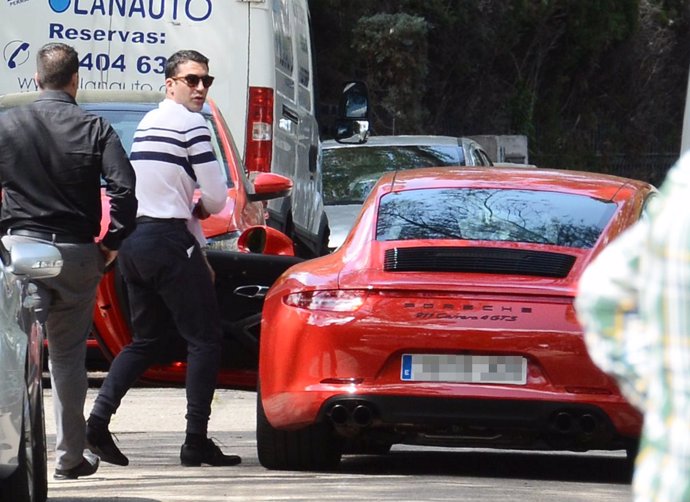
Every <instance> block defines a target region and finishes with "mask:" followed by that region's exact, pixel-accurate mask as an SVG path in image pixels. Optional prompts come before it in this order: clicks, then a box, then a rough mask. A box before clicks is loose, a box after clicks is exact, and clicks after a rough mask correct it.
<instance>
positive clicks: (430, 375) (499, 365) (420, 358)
mask: <svg viewBox="0 0 690 502" xmlns="http://www.w3.org/2000/svg"><path fill="white" fill-rule="evenodd" d="M400 379H401V380H404V381H411V382H458V383H502V384H512V385H524V384H525V383H527V359H525V358H524V357H522V356H498V355H453V354H403V356H402V368H401V371H400Z"/></svg>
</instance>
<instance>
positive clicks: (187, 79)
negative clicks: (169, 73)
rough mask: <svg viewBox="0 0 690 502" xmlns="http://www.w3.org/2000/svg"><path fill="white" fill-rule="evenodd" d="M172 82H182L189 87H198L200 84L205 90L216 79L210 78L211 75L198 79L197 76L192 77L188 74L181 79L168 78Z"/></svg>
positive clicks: (191, 74)
mask: <svg viewBox="0 0 690 502" xmlns="http://www.w3.org/2000/svg"><path fill="white" fill-rule="evenodd" d="M170 78H172V79H173V80H184V83H185V84H187V85H188V86H189V87H198V85H199V82H201V83H202V84H203V85H204V87H205V88H206V89H208V88H209V87H211V84H213V81H214V80H215V78H216V77H212V76H211V75H204V76H203V77H200V76H199V75H194V74H193V73H190V74H188V75H183V76H181V77H170Z"/></svg>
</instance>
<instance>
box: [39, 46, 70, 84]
mask: <svg viewBox="0 0 690 502" xmlns="http://www.w3.org/2000/svg"><path fill="white" fill-rule="evenodd" d="M78 71H79V55H78V54H77V51H76V50H74V47H71V46H69V45H66V44H60V43H50V44H46V45H44V46H43V47H41V48H40V49H39V50H38V54H37V55H36V72H37V73H38V85H39V86H41V88H43V89H63V88H64V87H66V86H67V84H69V82H70V80H72V75H74V74H75V73H77V72H78Z"/></svg>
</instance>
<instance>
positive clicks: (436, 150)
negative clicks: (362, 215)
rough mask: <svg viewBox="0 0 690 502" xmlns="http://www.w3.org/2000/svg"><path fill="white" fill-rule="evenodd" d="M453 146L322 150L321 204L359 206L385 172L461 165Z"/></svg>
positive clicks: (456, 150)
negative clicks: (322, 202) (322, 201)
mask: <svg viewBox="0 0 690 502" xmlns="http://www.w3.org/2000/svg"><path fill="white" fill-rule="evenodd" d="M464 163H465V159H464V158H463V157H462V152H461V150H460V149H459V148H457V147H454V146H450V145H448V146H438V145H405V146H356V147H346V148H325V149H324V150H323V162H322V169H323V196H324V204H327V205H334V204H361V203H362V202H364V199H366V197H367V195H369V192H370V191H371V189H372V188H373V186H374V185H375V184H376V182H377V181H378V180H379V178H380V177H381V175H382V174H383V173H385V172H387V171H396V170H398V169H414V168H418V167H434V166H457V165H464Z"/></svg>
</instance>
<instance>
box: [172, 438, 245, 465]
mask: <svg viewBox="0 0 690 502" xmlns="http://www.w3.org/2000/svg"><path fill="white" fill-rule="evenodd" d="M180 461H181V462H182V465H184V466H185V467H199V466H200V465H201V464H208V465H213V466H231V465H237V464H239V463H240V462H242V459H241V458H240V457H238V456H237V455H225V454H224V453H223V452H222V451H220V448H218V446H216V444H215V443H214V442H213V440H212V439H207V438H205V439H204V441H203V442H202V443H201V444H193V443H187V442H185V444H183V445H182V448H181V449H180Z"/></svg>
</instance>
